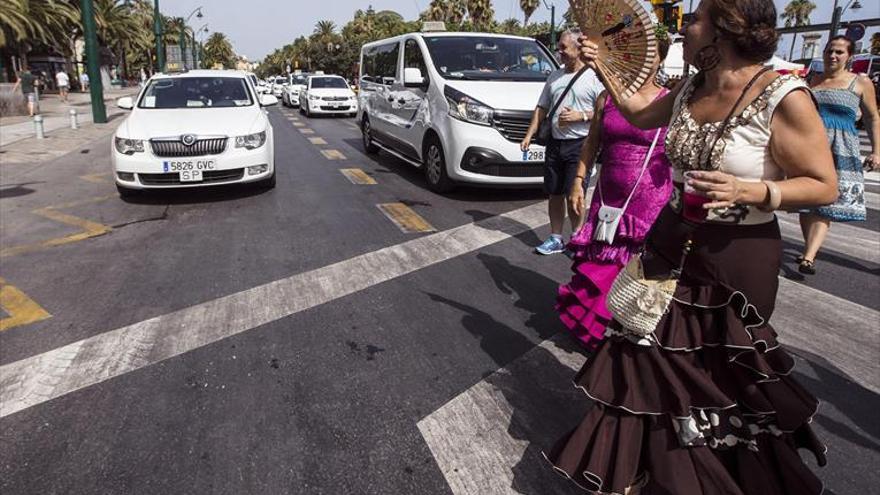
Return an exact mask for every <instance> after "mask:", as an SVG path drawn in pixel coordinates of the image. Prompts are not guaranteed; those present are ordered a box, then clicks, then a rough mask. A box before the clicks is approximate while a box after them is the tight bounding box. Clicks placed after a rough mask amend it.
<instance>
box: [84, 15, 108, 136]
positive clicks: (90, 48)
mask: <svg viewBox="0 0 880 495" xmlns="http://www.w3.org/2000/svg"><path fill="white" fill-rule="evenodd" d="M80 5H81V8H82V20H83V34H84V35H85V42H86V57H87V59H86V62H87V64H86V73H87V74H88V75H89V96H90V98H91V100H92V122H94V123H96V124H103V123H105V122H107V109H106V108H104V88H103V85H102V83H101V68H100V62H101V61H100V58H99V57H100V56H99V55H98V35H97V28H96V27H95V8H94V5H92V0H82V2H81V3H80Z"/></svg>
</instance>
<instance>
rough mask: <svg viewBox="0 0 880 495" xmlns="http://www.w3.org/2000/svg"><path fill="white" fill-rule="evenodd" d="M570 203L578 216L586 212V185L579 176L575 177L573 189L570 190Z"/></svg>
mask: <svg viewBox="0 0 880 495" xmlns="http://www.w3.org/2000/svg"><path fill="white" fill-rule="evenodd" d="M568 204H569V206H571V209H572V210H573V211H574V212H575V213H576V214H577V215H578V216H581V215H583V214H584V185H583V183H582V181H581V179H580V178H578V177H575V179H574V184H572V186H571V191H569V192H568Z"/></svg>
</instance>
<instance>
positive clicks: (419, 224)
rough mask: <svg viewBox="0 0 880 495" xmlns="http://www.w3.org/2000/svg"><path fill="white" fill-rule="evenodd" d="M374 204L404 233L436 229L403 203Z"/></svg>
mask: <svg viewBox="0 0 880 495" xmlns="http://www.w3.org/2000/svg"><path fill="white" fill-rule="evenodd" d="M376 206H377V207H378V208H379V209H380V210H382V213H384V214H385V216H386V217H388V219H389V220H391V221H392V222H394V224H395V225H397V227H398V228H399V229H400V230H401V231H402V232H403V233H404V234H415V233H420V232H435V231H436V229H435V228H434V227H433V226H432V225H431V224H430V223H428V222H427V220H425V219H424V218H422V217H421V215H419V214H418V213H416V212H414V211H413V210H412V208H410V207H409V206H406V205H405V204H403V203H383V204H379V205H376Z"/></svg>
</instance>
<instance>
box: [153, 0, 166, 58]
mask: <svg viewBox="0 0 880 495" xmlns="http://www.w3.org/2000/svg"><path fill="white" fill-rule="evenodd" d="M153 33H154V34H155V35H156V72H163V71H164V70H165V49H164V48H163V46H162V14H161V13H159V0H154V2H153Z"/></svg>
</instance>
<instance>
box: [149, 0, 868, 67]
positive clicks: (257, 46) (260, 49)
mask: <svg viewBox="0 0 880 495" xmlns="http://www.w3.org/2000/svg"><path fill="white" fill-rule="evenodd" d="M544 1H545V2H547V4H555V5H556V16H557V22H558V19H561V17H562V14H563V13H564V12H565V10H566V9H567V8H568V2H567V1H566V0H552V1H551V0H544ZM812 1H813V3H815V4H816V10H814V11H813V15H812V16H811V21H812V23H814V24H819V23H826V22H830V20H831V11H832V8H833V3H834V0H812ZM775 2H776V7H777V9H778V10H779V12H780V13H781V12H782V9H783V8H784V7H785V4H786V3H788V0H775ZM840 2H841V5H846V3H848V2H849V0H840ZM860 2H861V4H862V8H861V9H860V10H855V11H854V10H852V9H850V10H848V11H847V12H845V13H844V15H843V20H844V21H847V20H857V19H867V18H877V17H880V2H878V1H877V0H860ZM429 3H430V0H324V1H315V0H245V1H242V0H159V10H160V11H162V13H164V14H165V15H170V16H175V17H182V16H187V15H189V14H190V13H191V12H192V11H193V10H195V9H196V7H199V6H202V7H203V8H202V14H203V15H204V17H203V18H202V19H197V18H196V17H195V16H193V17H192V18H191V19H190V25H191V26H192V27H193V29H198V28H199V27H200V26H202V25H203V24H207V25H208V29H209V30H210V31H211V32H215V31H221V32H223V33H226V35H227V36H228V37H229V39H230V40H231V41H232V46H233V48H234V49H235V51H236V52H237V53H238V54H240V55H244V56H246V57H247V58H248V59H249V60H252V61H253V60H260V59H262V58H263V57H264V56H266V55H267V54H269V53H271V52H272V51H274V50H275V49H276V48H280V47H281V46H283V45H285V44H287V43H290V42H292V41H293V40H294V39H296V38H297V37H298V36H300V35H309V34H311V32H312V31H313V30H314V27H315V23H316V22H318V21H319V20H322V19H329V20H332V21H333V22H335V23H336V25H337V26H340V27H341V26H343V25H345V24H346V23H347V22H348V21H350V20H351V18H352V16H353V15H354V11H355V10H357V9H366V8H367V5H370V4H371V5H372V6H373V8H374V9H376V10H377V11H378V10H393V11H396V12H398V13H399V14H400V15H402V16H403V17H404V18H405V19H407V20H413V19H416V18H417V17H418V15H419V13H420V12H422V11H424V10H425V9H426V8H427V7H428V4H429ZM492 3H493V5H494V7H495V17H496V19H497V20H499V21H500V20H504V19H507V18H509V17H515V18H517V19H519V20H520V21H522V11H521V10H520V8H519V0H492ZM690 3H691V0H684V2H683V5H684V6H685V11H686V12H687V11H689V8H690ZM699 3H700V2H699V0H693V5H694V8H696V6H697V5H698V4H699ZM532 20H534V21H537V22H541V21H549V20H550V11H549V9H546V8H544V6H543V5H542V6H541V7H539V8H538V10H537V11H536V12H535V14H534V15H533V16H532ZM780 25H781V23H780ZM876 30H877V29H876V28H873V29H869V30H868V33H867V34H866V35H865V42H866V43H867V40H868V39H870V36H871V33H873V32H875V31H876ZM790 43H791V38H790V37H784V38H783V39H782V41H781V42H780V44H779V50H778V52H777V53H778V54H780V55H782V56H784V57H787V55H788V51H789V48H790ZM799 53H800V40H799V39H798V42H796V44H795V54H796V55H795V58H798V54H799Z"/></svg>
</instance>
